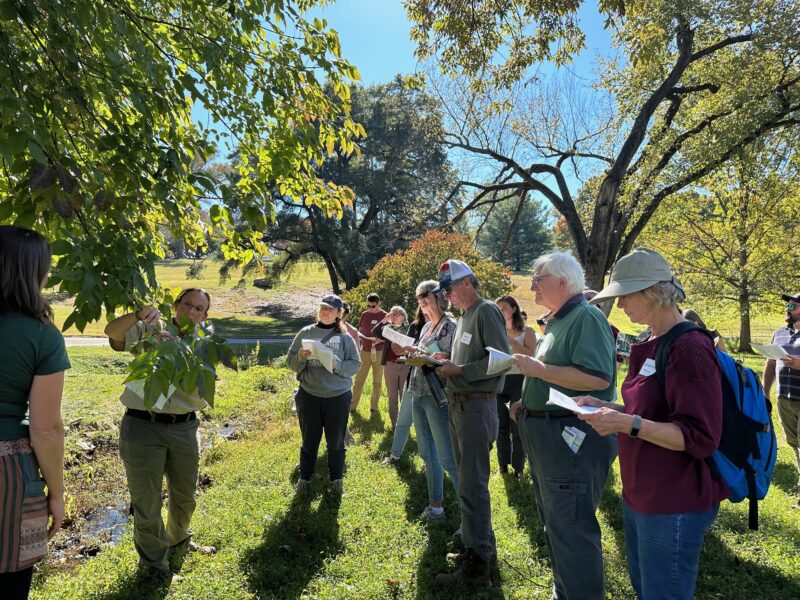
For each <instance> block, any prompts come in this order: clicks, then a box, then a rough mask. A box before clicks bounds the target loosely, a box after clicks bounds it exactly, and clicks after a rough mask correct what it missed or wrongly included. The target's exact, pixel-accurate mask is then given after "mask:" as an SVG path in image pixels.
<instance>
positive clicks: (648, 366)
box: [639, 358, 656, 377]
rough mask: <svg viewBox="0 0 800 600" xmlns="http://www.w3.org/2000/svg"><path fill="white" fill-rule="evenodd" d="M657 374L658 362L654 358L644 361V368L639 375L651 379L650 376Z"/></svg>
mask: <svg viewBox="0 0 800 600" xmlns="http://www.w3.org/2000/svg"><path fill="white" fill-rule="evenodd" d="M655 372H656V361H654V360H653V359H652V358H648V359H647V360H646V361H644V364H643V365H642V368H641V369H640V370H639V375H641V376H642V377H650V375H654V374H655Z"/></svg>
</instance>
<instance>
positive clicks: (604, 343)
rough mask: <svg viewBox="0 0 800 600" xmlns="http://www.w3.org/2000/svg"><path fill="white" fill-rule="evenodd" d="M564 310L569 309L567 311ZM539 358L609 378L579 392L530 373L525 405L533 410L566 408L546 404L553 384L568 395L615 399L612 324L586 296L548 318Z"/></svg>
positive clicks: (614, 354) (537, 350)
mask: <svg viewBox="0 0 800 600" xmlns="http://www.w3.org/2000/svg"><path fill="white" fill-rule="evenodd" d="M562 311H565V312H566V311H568V312H566V314H563V313H562ZM534 356H535V357H536V358H538V359H539V360H541V361H542V362H544V363H545V364H548V365H555V366H559V367H575V368H576V369H578V370H580V371H583V372H584V373H589V374H590V375H594V376H596V377H601V378H603V379H605V380H606V381H608V382H609V383H608V386H607V387H605V388H604V389H602V390H592V391H588V392H579V391H576V390H571V389H569V388H566V387H561V386H559V385H553V384H551V383H547V382H546V381H542V380H541V379H537V378H535V377H526V378H525V384H524V387H523V392H522V401H523V405H524V406H525V407H526V408H527V409H529V410H562V409H560V408H558V407H557V406H556V407H551V406H546V404H545V403H546V402H547V399H548V398H549V396H550V388H551V387H553V388H555V389H557V390H558V391H560V392H562V393H564V394H566V395H567V396H582V395H585V394H591V395H592V396H595V397H596V398H600V399H601V400H608V401H611V400H613V399H614V386H615V385H616V379H617V361H616V349H615V345H614V341H613V339H612V335H611V327H610V326H609V324H608V321H607V320H606V318H605V315H603V313H602V312H601V311H600V310H599V309H597V308H596V307H594V306H590V305H589V304H587V303H586V301H585V300H583V299H582V297H581V299H580V300H578V299H577V298H573V299H572V300H570V301H568V303H567V304H565V306H564V307H562V309H560V310H559V311H558V312H557V313H556V315H555V316H554V317H553V318H552V319H550V320H549V321H548V322H547V333H546V334H545V335H544V337H542V339H541V340H539V344H538V345H537V346H536V354H535V355H534Z"/></svg>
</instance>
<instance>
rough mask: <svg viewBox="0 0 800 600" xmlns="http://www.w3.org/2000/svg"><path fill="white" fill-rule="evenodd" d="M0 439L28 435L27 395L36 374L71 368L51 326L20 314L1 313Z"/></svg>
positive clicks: (63, 348)
mask: <svg viewBox="0 0 800 600" xmlns="http://www.w3.org/2000/svg"><path fill="white" fill-rule="evenodd" d="M0 340H2V343H0V440H15V439H17V438H21V437H28V396H29V395H30V392H31V386H32V385H33V378H34V377H35V376H36V375H51V374H53V373H58V372H60V371H66V370H67V369H69V368H70V364H69V359H68V358H67V349H66V348H65V347H64V338H63V336H62V335H61V332H60V331H59V330H58V329H56V327H55V326H54V325H48V324H46V323H42V322H41V321H37V320H36V319H34V318H33V317H29V316H28V315H23V314H19V313H8V314H4V315H0Z"/></svg>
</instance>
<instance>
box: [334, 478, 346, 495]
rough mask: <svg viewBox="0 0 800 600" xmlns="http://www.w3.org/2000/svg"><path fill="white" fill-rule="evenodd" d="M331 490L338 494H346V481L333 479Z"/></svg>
mask: <svg viewBox="0 0 800 600" xmlns="http://www.w3.org/2000/svg"><path fill="white" fill-rule="evenodd" d="M331 490H332V491H334V492H336V493H337V494H344V479H331Z"/></svg>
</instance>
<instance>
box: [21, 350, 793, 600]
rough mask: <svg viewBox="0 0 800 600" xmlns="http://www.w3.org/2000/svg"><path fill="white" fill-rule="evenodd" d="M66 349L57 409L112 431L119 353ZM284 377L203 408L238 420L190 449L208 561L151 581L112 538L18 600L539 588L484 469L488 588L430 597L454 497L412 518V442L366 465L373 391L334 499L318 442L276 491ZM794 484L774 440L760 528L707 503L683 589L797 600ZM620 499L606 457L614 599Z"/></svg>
mask: <svg viewBox="0 0 800 600" xmlns="http://www.w3.org/2000/svg"><path fill="white" fill-rule="evenodd" d="M71 356H72V360H73V365H74V369H73V371H72V372H71V373H70V375H69V376H68V380H67V395H66V399H65V407H64V410H65V414H67V415H68V417H67V419H69V417H71V416H75V415H77V416H84V415H86V414H88V413H91V414H92V418H94V419H97V420H98V421H99V422H108V423H109V425H108V427H113V426H114V423H115V422H117V421H118V417H119V415H121V412H122V409H121V407H120V405H119V404H118V401H117V399H116V398H117V394H118V392H119V385H120V382H121V380H122V378H123V377H124V374H123V372H122V367H123V365H120V363H119V361H118V360H117V357H118V356H120V355H115V354H113V353H111V352H110V351H109V350H105V349H97V348H81V349H75V350H73V351H71ZM294 386H295V382H294V377H293V376H292V374H291V373H289V372H288V371H286V370H285V369H282V368H276V367H275V366H263V365H257V366H252V367H250V368H249V369H248V370H246V371H244V372H241V373H238V374H234V373H231V372H223V373H221V382H220V386H219V397H218V403H217V407H216V408H215V409H214V410H213V411H210V412H209V415H208V417H206V418H204V420H203V423H202V426H203V428H204V430H206V431H211V430H213V428H214V427H216V426H218V425H219V424H221V423H223V422H225V421H227V420H232V421H236V422H238V423H245V422H246V423H247V424H248V426H247V427H244V426H243V427H242V431H243V435H241V436H240V439H238V440H236V441H224V440H215V441H214V443H212V444H211V445H210V447H209V449H208V450H207V451H206V452H205V453H204V454H203V457H202V459H201V474H202V476H203V479H204V481H205V482H206V483H205V486H204V489H203V492H202V494H201V495H200V496H199V499H198V508H197V512H196V514H195V518H194V522H193V528H194V533H195V536H196V539H197V540H198V541H199V542H201V543H203V544H212V545H216V546H217V548H218V550H219V551H218V553H217V554H216V555H214V556H210V557H207V556H200V555H189V556H188V557H187V558H186V560H185V562H184V563H183V565H182V569H181V574H182V575H183V576H184V577H185V580H184V581H183V582H181V583H178V584H175V585H173V586H172V587H170V588H167V587H159V586H155V585H152V584H150V583H148V582H146V581H144V580H142V579H141V578H139V577H138V576H137V574H136V555H135V551H134V549H133V543H132V540H131V535H130V533H127V534H126V535H125V536H123V538H122V541H121V542H120V543H119V544H117V545H107V546H105V547H104V548H103V550H102V552H101V553H100V554H99V555H98V556H96V557H94V558H91V559H87V560H85V562H84V563H83V564H82V565H80V566H79V567H78V568H77V569H75V570H74V571H73V572H70V573H61V574H58V573H55V571H51V572H50V574H49V575H48V572H47V570H46V569H45V570H41V571H40V573H39V575H37V580H36V584H35V589H34V593H33V598H60V599H61V598H76V599H77V598H101V599H114V600H122V599H127V598H131V599H133V598H137V599H138V598H164V597H168V598H230V599H233V598H236V599H239V598H279V599H283V598H286V599H289V598H298V597H301V598H321V599H331V600H333V599H335V600H339V599H349V598H352V599H358V600H364V599H370V600H371V599H373V598H375V599H384V598H385V599H396V598H404V599H428V598H432V599H438V598H461V597H475V598H492V599H495V598H497V599H499V598H549V596H550V584H551V578H550V574H549V566H548V560H547V551H546V547H545V544H544V533H543V530H542V525H541V523H540V521H539V519H538V517H537V514H536V510H535V506H534V500H533V491H532V487H531V486H532V484H531V482H530V480H529V479H526V480H523V481H522V482H517V481H516V480H513V479H509V478H504V477H503V476H501V475H499V474H498V473H496V472H495V473H494V474H493V475H492V477H491V479H490V489H491V493H492V503H493V505H492V508H493V523H494V528H495V531H496V535H497V539H498V554H499V564H498V566H497V568H496V569H495V571H494V576H495V581H496V583H497V585H496V586H495V588H494V589H491V590H485V591H480V592H475V593H466V592H463V591H462V592H458V593H442V592H440V591H439V590H437V589H436V588H435V587H434V583H433V581H434V576H435V573H436V572H437V571H439V570H441V569H443V568H446V566H447V562H446V559H445V553H446V552H447V551H448V550H449V549H451V548H450V546H449V544H450V542H449V536H450V534H451V533H452V532H453V531H454V530H455V528H456V527H457V526H458V507H457V502H456V498H455V494H454V491H453V488H452V485H451V484H450V482H449V480H446V481H445V493H446V497H445V503H444V504H445V509H446V512H447V519H446V521H445V522H444V523H443V524H441V525H435V526H427V527H426V526H425V525H423V524H422V523H420V522H419V521H418V520H417V516H418V514H419V513H420V512H421V511H422V510H423V508H424V507H425V505H426V503H427V489H426V485H425V476H424V472H423V469H422V461H421V460H420V458H419V456H418V455H417V454H416V447H415V443H414V440H413V437H412V440H411V441H410V442H409V445H408V448H407V452H406V454H405V455H404V456H403V459H402V461H401V463H400V466H399V467H397V468H393V467H384V466H381V465H380V460H381V459H382V458H383V457H384V456H385V455H386V454H387V453H388V451H389V446H390V444H391V434H390V432H389V430H388V417H387V416H386V415H387V406H386V399H385V397H384V398H382V401H381V402H382V404H381V414H379V415H375V414H371V413H370V412H369V406H368V405H369V403H368V402H365V401H364V399H363V398H362V403H361V405H360V407H359V412H358V415H357V416H355V418H354V419H353V421H352V423H351V430H352V431H353V433H354V435H355V437H356V440H357V442H358V443H357V445H356V446H354V447H351V448H350V449H348V453H347V473H346V476H345V486H346V493H345V495H344V496H343V497H342V498H337V497H336V496H335V495H332V494H331V493H330V491H329V490H328V488H327V486H326V484H325V482H326V480H327V465H326V456H325V454H324V443H323V450H322V454H321V456H320V460H319V462H318V465H317V471H316V474H315V477H314V479H313V485H312V492H311V493H310V494H309V495H308V496H306V497H304V498H298V497H296V496H295V495H294V493H293V489H292V486H293V483H294V482H295V481H296V478H297V472H296V467H295V465H296V463H297V459H298V450H299V445H300V437H299V432H298V428H297V423H296V421H295V419H294V418H293V417H292V414H291V411H290V409H289V395H290V393H291V390H292V388H293V387H294ZM98 390H107V391H102V392H101V391H98ZM368 394H369V382H368V383H367V389H365V396H366V397H368ZM492 463H493V465H494V464H495V460H494V457H493V459H492ZM117 468H121V467H120V466H119V465H117ZM494 468H496V467H494ZM796 481H797V471H796V469H795V468H794V466H793V457H792V456H790V452H789V448H788V447H786V446H785V444H784V443H783V441H782V440H781V447H780V452H779V464H778V470H777V472H776V481H775V485H774V486H773V488H772V489H771V491H770V494H769V496H768V498H767V499H766V501H765V502H763V503H762V505H761V530H760V531H758V532H751V531H749V530H748V529H747V510H746V505H744V504H739V505H731V504H730V503H724V504H723V507H722V509H721V512H720V517H719V519H718V521H717V523H716V524H715V526H714V527H713V529H712V531H711V533H710V534H709V536H708V540H707V543H706V547H705V550H704V552H703V556H702V560H701V568H700V579H699V582H698V590H697V597H698V598H702V599H706V598H707V599H712V598H726V599H727V598H771V599H772V598H775V599H780V598H787V599H789V598H797V597H800V558H798V557H800V551H799V550H800V519H798V516H799V515H800V513H798V510H797V509H793V508H792V506H793V505H794V503H795V502H796V500H797V498H796V496H794V495H793V490H794V488H793V482H796ZM70 485H72V484H70ZM620 494H621V488H620V482H619V476H618V472H617V469H616V466H615V469H614V472H613V473H612V476H611V479H610V481H609V485H608V487H607V489H606V491H605V493H604V495H603V498H602V501H601V505H600V509H599V511H598V516H599V519H600V523H601V527H602V531H603V551H604V555H605V558H606V574H607V588H608V589H607V596H608V597H611V598H630V597H632V596H633V592H632V590H631V587H630V584H629V582H628V578H627V573H626V566H625V558H624V538H623V533H622V519H621V496H620Z"/></svg>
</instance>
